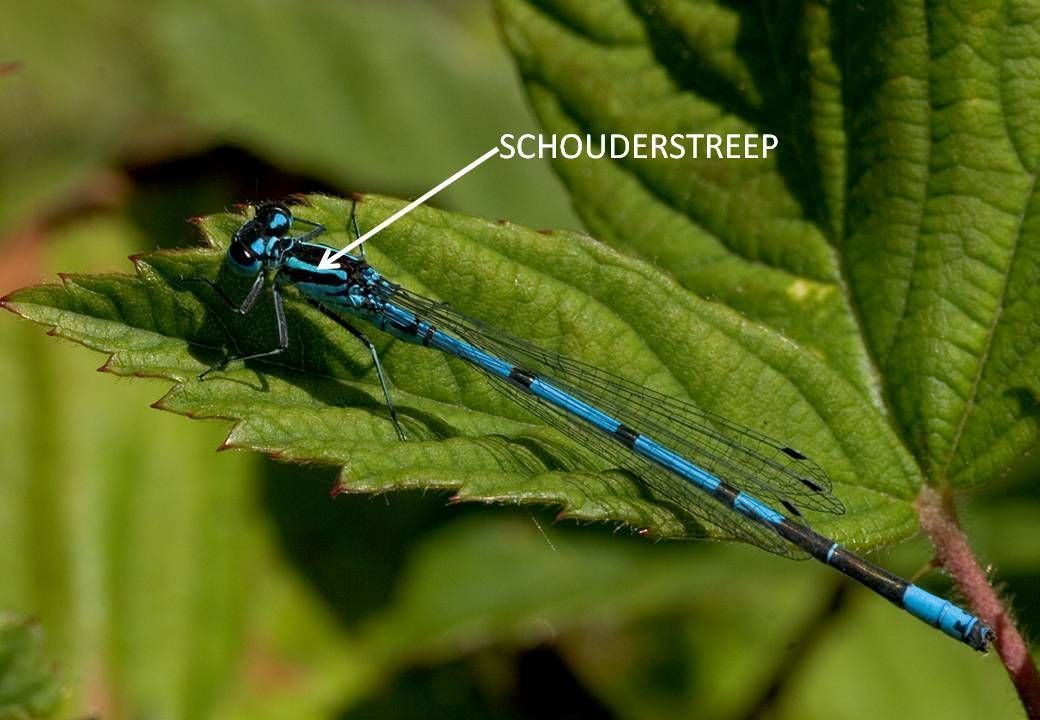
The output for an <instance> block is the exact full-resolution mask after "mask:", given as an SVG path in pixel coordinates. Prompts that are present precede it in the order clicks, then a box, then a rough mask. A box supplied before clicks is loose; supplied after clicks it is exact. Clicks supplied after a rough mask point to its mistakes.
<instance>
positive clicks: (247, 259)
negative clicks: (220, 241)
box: [228, 242, 256, 267]
mask: <svg viewBox="0 0 1040 720" xmlns="http://www.w3.org/2000/svg"><path fill="white" fill-rule="evenodd" d="M228 257H229V258H231V262H233V263H234V264H235V265H238V266H240V267H250V266H251V265H254V264H255V263H256V256H255V255H253V252H252V251H251V250H250V249H249V246H248V245H245V244H244V243H240V242H233V243H231V246H230V247H228Z"/></svg>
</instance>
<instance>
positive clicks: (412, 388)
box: [7, 196, 919, 547]
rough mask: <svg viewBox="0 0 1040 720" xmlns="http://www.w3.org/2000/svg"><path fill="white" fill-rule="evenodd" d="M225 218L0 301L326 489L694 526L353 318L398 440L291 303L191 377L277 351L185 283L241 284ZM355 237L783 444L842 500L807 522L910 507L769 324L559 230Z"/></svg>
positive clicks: (855, 522) (469, 226) (397, 264)
mask: <svg viewBox="0 0 1040 720" xmlns="http://www.w3.org/2000/svg"><path fill="white" fill-rule="evenodd" d="M308 200H309V202H310V203H311V207H307V208H301V209H300V210H299V213H300V215H301V216H302V217H306V218H308V219H311V220H314V221H318V222H322V223H323V224H325V225H326V226H327V227H329V228H331V229H332V230H333V232H331V233H330V235H329V237H328V240H329V241H330V242H331V243H332V244H345V243H346V241H347V238H346V236H345V233H344V232H343V231H337V230H335V229H336V228H342V227H343V225H344V224H345V219H346V218H347V217H348V215H349V208H350V203H349V202H348V201H343V200H337V199H332V198H326V197H321V196H313V197H310V198H308ZM400 206H401V203H400V202H399V201H396V200H390V199H385V198H377V197H372V198H368V199H366V200H365V202H363V203H361V204H360V205H359V207H358V211H359V219H360V220H361V223H362V225H363V226H366V227H370V226H371V225H373V224H374V223H376V222H378V221H379V220H380V219H382V218H383V217H386V216H388V215H389V214H390V213H392V212H393V211H394V210H396V209H397V208H399V207H400ZM241 221H242V218H241V217H238V216H230V215H222V216H213V217H211V218H209V219H207V220H206V221H204V222H203V223H202V224H203V229H204V231H205V232H206V233H207V236H208V238H209V239H210V242H211V243H213V244H214V245H215V246H216V249H212V250H210V249H200V250H187V251H179V252H158V253H152V254H148V255H143V256H139V257H137V258H136V263H137V268H138V274H137V275H136V276H128V275H103V276H68V277H66V278H65V282H64V284H63V285H62V286H39V287H36V288H30V289H27V290H24V291H20V292H18V293H16V294H15V295H13V296H11V297H10V298H9V299H8V300H7V303H8V306H9V307H10V308H11V309H13V310H15V311H16V312H19V313H20V314H23V315H25V316H26V317H29V318H30V319H33V320H36V321H37V322H41V323H44V324H47V325H51V326H54V328H55V332H56V333H57V334H59V335H61V336H63V337H67V338H69V339H72V340H75V341H77V342H81V343H83V344H85V345H88V346H89V347H92V348H94V349H97V350H101V351H104V352H108V353H111V354H112V356H111V358H110V360H109V361H108V362H107V363H106V365H105V368H106V369H107V370H109V371H111V372H115V373H117V374H124V375H128V374H138V375H154V376H161V377H166V378H170V379H174V380H177V381H178V384H177V386H176V387H174V389H173V390H172V391H171V392H170V393H169V394H167V396H166V397H164V398H163V399H162V400H161V401H160V402H159V406H160V407H163V408H166V409H170V410H174V411H177V412H181V413H184V414H189V415H192V416H194V417H220V418H226V419H231V420H236V421H238V422H237V423H236V425H235V427H234V429H233V430H232V432H231V435H230V437H229V439H228V444H229V445H231V446H236V447H249V448H256V449H260V450H263V451H265V452H268V453H271V454H275V455H278V456H280V457H284V458H286V459H292V460H296V461H311V462H322V463H327V464H333V465H341V466H343V468H344V469H343V473H342V477H341V485H342V487H343V488H344V489H346V490H353V491H366V492H372V491H381V490H390V489H395V488H401V487H430V488H452V489H454V490H455V491H456V494H457V495H458V496H459V497H460V498H464V499H469V500H483V501H497V502H525V503H549V504H555V505H558V506H560V507H561V508H562V512H563V514H564V516H565V517H571V518H576V519H582V520H596V521H612V522H621V523H625V524H627V525H629V526H632V527H635V528H639V529H642V530H647V531H649V532H651V533H652V534H655V535H657V536H660V537H685V536H690V535H697V534H703V532H704V531H705V529H704V528H700V527H697V526H695V525H693V524H692V522H691V520H690V515H689V514H688V512H687V511H686V510H684V508H683V507H678V506H675V505H674V504H666V503H664V502H662V500H661V499H660V498H656V497H652V496H650V495H649V494H648V491H647V490H646V488H645V487H644V486H643V485H642V484H641V483H639V482H638V481H637V480H635V479H634V478H632V477H631V476H629V475H627V474H624V473H620V472H617V471H610V469H609V467H605V466H603V465H600V466H599V467H597V466H596V464H595V462H593V463H592V464H590V463H589V460H588V459H587V458H585V457H584V456H583V453H582V452H581V450H580V449H579V448H577V447H576V446H574V445H573V444H572V443H570V442H569V441H567V440H566V439H565V438H563V437H562V436H559V435H557V434H556V433H555V432H550V431H549V430H547V429H546V428H544V427H542V426H540V425H538V424H537V423H536V422H535V421H534V420H533V418H530V417H526V416H525V415H524V414H523V413H522V411H520V410H519V409H518V408H516V407H514V406H513V405H512V404H511V403H510V402H509V401H508V400H507V399H505V398H504V397H501V396H499V395H497V394H495V393H494V392H493V391H492V390H491V389H489V387H488V386H487V384H486V383H485V382H484V380H483V379H482V378H481V377H480V376H479V375H478V374H477V373H476V372H474V371H472V370H470V369H469V368H466V367H463V366H461V365H460V364H459V363H458V362H456V361H453V360H450V359H447V358H445V357H443V356H441V355H439V354H437V353H433V352H431V351H429V350H426V349H424V348H421V347H413V346H408V345H405V344H403V343H398V342H391V341H389V340H388V339H387V338H385V337H381V336H379V335H378V334H376V333H375V331H374V330H373V334H374V338H375V339H376V341H377V344H378V346H379V347H380V349H381V351H382V352H381V354H382V357H383V359H384V362H385V365H386V367H387V371H388V373H389V375H390V378H391V381H392V384H393V386H394V387H393V393H394V396H395V402H396V404H397V406H398V409H399V412H400V413H401V415H402V416H403V421H404V425H405V428H406V431H407V432H408V433H409V435H410V436H411V438H412V440H411V441H410V442H407V443H403V444H402V443H400V442H398V441H397V440H396V439H395V437H394V434H393V430H392V426H391V424H390V423H389V422H388V418H387V415H386V412H385V409H384V408H383V407H382V402H381V398H380V394H379V391H378V388H377V386H376V385H375V384H374V381H375V378H374V373H373V371H372V370H371V368H370V367H369V361H368V358H367V354H366V353H365V352H364V350H363V349H362V348H361V347H359V346H358V345H357V344H356V343H355V342H354V341H353V338H351V337H349V336H347V334H346V333H343V332H342V331H340V330H339V329H338V328H336V327H335V326H334V325H333V324H332V323H331V322H330V321H328V320H327V319H325V318H322V317H321V316H320V315H318V314H317V313H316V312H314V311H312V309H311V308H309V307H307V306H305V305H303V304H302V303H300V302H292V303H291V308H290V311H289V324H290V332H291V342H290V349H289V351H288V352H287V353H286V354H284V355H283V356H282V357H281V358H280V359H279V361H278V362H277V363H262V364H260V363H258V364H256V365H255V366H254V367H250V368H240V369H233V370H230V371H229V372H226V373H222V374H221V375H219V376H217V377H213V378H212V379H208V380H206V381H205V382H200V381H198V380H197V379H196V375H197V374H198V373H199V372H200V371H201V370H203V369H205V368H206V367H208V366H209V365H210V364H212V363H213V362H216V361H218V360H219V359H220V358H221V357H223V355H224V354H225V353H226V352H227V351H228V350H230V349H235V348H237V349H239V350H242V351H245V352H252V351H258V350H266V349H270V348H271V347H273V346H274V345H275V342H276V335H275V328H274V326H273V313H271V312H270V311H269V310H268V309H267V308H266V307H265V306H266V305H268V304H269V303H268V302H266V301H262V303H261V308H260V309H259V310H257V311H255V312H254V313H253V314H251V315H250V316H249V317H246V318H241V317H238V316H236V315H235V314H234V313H232V312H230V311H228V310H227V308H225V307H224V306H223V305H222V303H221V302H220V301H219V299H218V298H217V297H216V296H215V295H214V294H213V293H212V291H211V290H209V289H208V288H207V287H206V286H205V285H203V284H202V283H198V282H190V280H188V279H191V278H199V277H211V278H220V279H221V280H222V282H227V283H229V285H228V286H229V288H231V290H232V292H233V294H235V293H244V292H245V289H246V287H245V285H247V284H248V281H243V280H238V282H237V284H235V283H234V282H233V281H232V279H231V278H229V277H226V273H227V271H226V270H224V269H223V268H222V267H221V264H220V263H221V253H220V252H219V247H220V246H222V245H224V244H226V242H227V240H228V237H229V236H230V233H231V232H233V230H234V229H235V228H236V227H237V226H238V224H240V223H241ZM374 245H375V246H374V247H372V248H371V249H370V261H372V262H373V264H374V265H375V266H376V267H378V268H380V269H381V270H382V271H383V272H384V273H385V274H386V275H387V276H388V277H390V278H392V279H394V280H395V281H397V282H401V283H403V284H405V285H406V286H408V287H410V288H413V289H415V290H416V291H418V292H422V293H425V294H427V295H430V296H432V297H434V298H450V299H451V301H452V303H453V304H454V305H455V307H457V308H458V309H459V310H462V311H464V312H469V313H471V314H473V315H476V316H479V317H481V318H483V319H484V320H486V321H488V322H490V323H492V324H494V325H499V326H501V327H503V328H504V329H506V330H507V331H511V332H513V333H514V334H516V335H520V336H524V337H527V338H529V339H532V340H534V341H536V342H539V343H540V344H542V345H544V346H546V347H548V348H549V349H553V350H558V351H561V352H563V353H566V354H568V355H574V356H578V357H580V358H581V359H583V360H586V361H588V362H591V363H592V364H595V365H600V366H604V367H608V368H610V369H611V370H613V371H615V372H617V373H619V374H621V375H624V376H626V377H628V378H630V379H632V380H635V381H637V382H642V383H644V384H646V385H648V386H650V387H653V388H655V389H658V390H661V391H664V392H667V393H669V394H672V395H674V396H676V397H679V398H684V399H690V400H693V401H694V402H695V403H696V404H698V405H700V406H701V407H703V408H705V409H707V410H710V411H714V412H718V413H720V414H724V415H726V416H728V417H731V418H733V419H734V420H736V421H738V422H742V423H744V424H747V425H749V426H751V427H754V428H756V429H760V430H762V431H764V432H767V433H771V434H774V435H782V436H783V438H784V441H785V442H788V443H790V444H791V445H793V446H795V447H799V448H802V449H803V450H804V451H805V452H807V453H808V454H811V455H812V456H813V457H815V458H817V459H818V460H819V462H820V463H821V464H822V465H823V466H824V467H825V468H826V469H827V470H829V472H830V473H831V475H832V476H833V478H834V479H835V481H836V482H837V483H838V494H839V495H840V497H841V499H842V500H843V501H844V502H845V504H846V506H847V508H848V510H849V511H848V513H847V514H846V515H845V516H843V517H839V518H830V517H828V518H823V519H821V521H820V523H819V525H820V527H821V528H822V529H823V530H824V531H827V532H832V533H834V534H835V535H837V536H838V537H840V538H842V540H843V541H845V542H848V543H851V544H853V545H857V546H860V547H870V546H875V545H878V544H880V543H884V542H886V541H891V540H893V539H896V538H900V537H905V536H906V535H907V534H909V533H910V532H912V530H913V528H914V519H913V514H912V510H911V508H910V505H909V501H910V499H911V498H912V497H913V495H914V489H915V487H916V486H917V483H918V482H919V478H918V476H917V475H916V474H915V472H914V465H913V462H912V461H911V459H910V458H909V456H908V455H907V454H906V453H905V452H904V451H903V450H902V449H901V446H900V445H899V443H898V440H897V438H896V437H895V436H894V435H893V434H892V433H891V431H890V429H889V426H888V425H887V423H886V422H885V420H884V418H883V417H882V416H881V415H880V414H879V413H877V412H876V411H875V410H874V409H873V408H872V407H871V406H870V405H869V404H867V403H865V402H863V398H862V394H861V393H860V392H859V391H858V390H857V389H856V388H855V387H854V386H852V385H851V384H849V383H847V382H845V381H844V380H843V379H842V378H841V377H840V376H839V375H838V374H837V373H835V372H834V371H833V370H830V369H828V367H827V366H826V365H825V364H824V363H823V362H821V361H820V360H819V359H817V358H816V357H814V356H813V355H811V354H806V353H804V352H802V351H801V349H800V348H799V347H798V346H797V345H795V344H793V343H791V342H789V341H788V340H786V339H785V338H784V337H783V336H781V335H780V334H778V333H776V332H774V331H772V330H770V329H768V328H764V327H762V326H760V325H758V324H755V323H752V322H750V321H748V320H747V319H745V318H743V317H741V316H740V315H738V314H736V313H734V312H732V311H731V310H729V309H727V308H725V307H722V306H720V305H718V304H716V303H710V302H705V301H703V300H700V299H698V298H697V297H695V296H692V295H691V294H690V293H688V292H687V291H685V290H683V289H682V288H680V287H678V286H677V285H675V284H674V283H673V282H671V281H669V280H668V279H667V278H666V277H664V276H662V275H660V274H659V273H657V272H656V271H654V270H653V269H652V268H651V267H649V266H647V265H645V264H643V263H641V262H638V261H633V260H630V259H627V258H625V257H623V256H620V255H618V254H616V253H614V252H613V251H611V250H609V249H608V248H606V247H604V246H602V245H600V244H598V243H595V242H593V241H591V240H590V239H589V238H586V237H584V236H581V235H577V234H573V233H551V234H545V233H539V232H534V231H530V230H526V229H523V228H519V227H516V226H513V225H508V224H498V223H490V222H487V221H484V220H478V219H474V218H468V217H463V216H459V215H454V214H450V213H444V212H440V211H436V210H431V209H427V208H422V209H419V210H417V211H415V212H414V213H412V214H411V215H409V216H408V217H407V218H405V219H404V220H402V221H400V222H398V223H396V224H395V225H393V226H392V227H391V228H390V229H388V230H386V231H384V233H382V234H381V235H380V237H379V242H378V243H375V244H374ZM222 273H223V275H222ZM517 308H523V309H524V312H523V313H518V312H517ZM597 470H600V471H603V470H606V471H607V472H596V471H597ZM576 471H580V472H576ZM590 473H591V474H590ZM708 534H711V531H710V529H709V530H708Z"/></svg>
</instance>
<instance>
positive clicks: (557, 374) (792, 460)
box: [386, 286, 844, 555]
mask: <svg viewBox="0 0 1040 720" xmlns="http://www.w3.org/2000/svg"><path fill="white" fill-rule="evenodd" d="M386 299H387V300H390V301H392V302H394V303H395V304H397V305H399V306H401V307H403V308H405V309H408V310H410V311H412V312H413V313H415V314H416V315H417V316H419V317H420V318H422V319H423V320H426V321H427V322H429V323H430V324H432V325H434V326H436V327H437V328H439V329H441V330H444V331H447V332H450V333H452V334H455V335H457V336H458V337H460V338H462V339H464V340H466V341H467V342H469V343H471V344H473V345H474V346H476V347H479V348H481V349H483V350H485V351H487V352H489V353H492V354H494V355H496V356H498V357H501V358H503V359H504V360H507V361H508V362H511V363H514V364H516V365H519V366H521V367H524V368H527V369H529V370H531V371H532V372H535V373H537V374H538V375H540V376H541V377H543V378H545V379H547V380H549V381H551V382H552V383H553V384H554V385H556V386H558V387H560V388H561V389H562V390H565V391H567V392H569V393H571V394H573V395H574V396H576V397H579V398H581V399H582V400H584V401H585V402H587V403H589V404H591V405H594V406H596V407H598V408H599V409H601V410H603V411H604V412H606V413H608V414H610V415H611V416H613V417H614V418H616V419H617V420H619V421H621V422H623V423H624V424H625V425H628V426H629V427H631V428H633V429H634V430H636V431H637V432H640V433H642V434H645V435H648V436H650V437H652V438H654V439H655V440H657V441H658V442H660V443H662V444H664V445H666V446H668V447H671V448H672V449H673V450H675V451H677V452H679V453H681V454H682V455H684V456H685V457H686V458H687V459H688V460H690V461H691V462H694V463H696V464H697V465H699V466H701V467H703V468H704V469H706V470H708V471H709V472H711V473H712V474H713V475H715V476H716V477H719V478H720V479H722V480H725V481H726V482H727V483H729V484H731V485H732V486H734V487H736V488H738V489H740V490H743V491H746V492H748V493H749V494H751V495H753V496H755V497H757V498H758V499H760V500H762V501H765V502H767V503H772V504H774V506H776V507H777V509H779V508H780V507H783V508H785V509H786V510H787V511H788V512H789V513H791V514H795V515H801V513H802V511H804V510H810V511H815V512H824V513H833V514H840V513H843V512H844V507H843V506H842V504H841V502H840V501H839V500H838V499H837V498H836V497H834V496H833V495H832V494H831V489H832V483H831V480H830V478H829V477H828V476H827V473H826V472H824V470H823V469H822V468H821V467H820V466H819V465H818V464H817V463H815V462H814V461H812V460H811V459H809V458H808V457H806V456H805V455H803V454H802V453H801V452H799V451H797V450H795V449H794V448H791V447H789V446H787V445H784V444H782V443H779V442H776V441H775V440H772V439H771V438H769V437H767V436H765V435H763V434H761V433H759V432H756V431H754V430H751V429H750V428H746V427H743V426H741V425H739V424H737V423H735V422H733V421H731V420H728V419H726V418H724V417H722V416H720V415H716V414H714V413H710V412H707V411H705V410H702V409H700V408H698V407H696V406H694V405H691V404H689V403H686V402H683V401H681V400H677V399H675V398H672V397H669V396H667V395H663V394H661V393H658V392H654V391H652V390H648V389H647V388H644V387H642V386H640V385H638V384H636V383H633V382H631V381H628V380H625V379H624V378H621V377H618V376H616V375H613V374H611V373H608V372H606V371H604V370H600V369H599V368H596V367H594V366H591V365H588V364H586V363H582V362H580V361H577V360H574V359H571V358H567V357H563V356H561V355H559V354H557V353H553V352H549V351H547V350H544V349H542V348H539V347H537V346H535V345H533V344H531V343H528V342H526V341H524V340H520V339H519V338H515V337H512V336H510V335H508V334H505V333H503V332H501V331H499V330H496V329H493V328H490V327H489V326H487V325H485V324H484V323H482V322H480V321H479V320H476V319H474V318H470V317H467V316H465V315H462V314H460V313H458V312H456V311H455V310H452V309H451V308H450V307H448V306H447V305H445V304H444V303H438V302H435V301H433V300H430V299H428V298H425V297H422V296H420V295H416V294H414V293H412V292H409V291H407V290H404V289H403V288H399V287H396V286H390V287H388V288H387V290H386ZM496 386H497V387H499V389H500V390H503V391H508V392H509V394H510V397H512V399H514V400H515V401H516V402H519V403H520V404H522V405H524V406H525V407H527V408H528V409H529V410H531V411H532V412H534V413H535V414H536V415H538V416H539V417H541V418H542V419H544V420H546V422H549V423H550V424H551V425H553V426H555V427H557V428H560V429H562V428H561V424H566V425H567V427H568V430H566V431H565V432H569V433H571V434H573V433H575V432H577V433H580V436H581V437H580V440H581V442H582V443H584V444H586V445H592V446H593V447H595V448H596V452H597V454H600V455H604V456H606V457H609V458H612V459H614V460H616V461H617V464H618V465H619V466H620V467H623V468H625V469H627V470H630V471H631V472H634V473H636V474H637V475H639V476H640V477H641V478H643V479H644V480H646V481H647V483H648V484H649V485H651V487H653V489H654V490H655V492H657V493H659V494H662V495H665V496H666V497H667V493H665V492H664V490H662V487H665V488H671V487H672V486H674V485H675V483H674V482H672V481H671V479H670V476H669V475H668V473H667V472H666V471H664V470H662V469H660V468H658V467H657V466H656V465H654V464H652V463H650V462H649V461H646V460H644V459H643V458H641V457H639V456H638V455H635V454H634V453H631V452H628V451H626V450H624V448H622V447H621V446H619V445H617V443H615V442H613V441H612V440H611V439H609V438H606V437H604V436H602V435H601V434H599V433H597V432H595V431H593V430H591V429H589V428H586V427H585V426H584V425H582V424H580V423H577V422H575V421H573V420H572V419H571V418H570V417H569V416H568V415H566V414H565V413H561V412H560V411H558V410H556V408H554V407H553V406H551V405H548V404H545V403H541V402H540V401H538V400H537V398H533V397H531V396H528V395H526V394H525V393H521V392H516V391H515V389H513V388H512V387H511V386H510V385H508V383H502V382H498V383H496ZM536 405H537V406H538V407H537V408H535V407H534V406H536ZM550 416H551V417H550ZM662 476H664V477H665V479H667V482H662ZM682 486H683V487H689V488H690V489H691V490H693V491H694V492H697V491H696V489H695V488H693V487H692V486H690V485H689V484H688V483H686V482H683V483H682ZM669 492H670V493H671V495H673V496H674V495H675V494H676V491H675V490H674V489H672V490H670V491H669ZM680 499H681V498H674V497H673V498H672V500H675V501H678V500H680ZM684 500H685V501H684V502H681V505H682V507H683V508H684V509H685V510H687V511H689V512H693V510H692V509H691V508H690V507H689V506H690V504H691V503H690V501H689V499H688V498H685V499H684ZM710 502H712V501H708V503H705V502H704V500H703V498H701V497H697V498H696V500H695V503H696V504H697V505H698V507H699V508H700V512H699V513H695V514H697V517H698V518H700V519H702V520H704V521H706V522H709V523H711V524H713V525H716V526H717V527H718V528H720V529H721V530H722V531H723V532H726V533H727V534H731V535H733V536H734V537H738V538H739V539H742V540H745V541H747V542H751V543H752V544H755V545H759V546H761V547H765V548H766V549H770V550H772V551H773V552H779V553H780V554H785V555H789V554H791V553H790V552H789V551H788V550H787V548H786V544H784V543H782V541H781V542H780V544H781V546H784V548H783V549H782V550H779V549H777V548H771V547H767V545H769V544H770V542H767V538H764V537H762V536H761V533H760V532H758V531H759V530H760V528H758V526H757V525H756V524H754V523H751V522H747V523H746V525H747V526H748V527H743V526H744V525H745V523H744V522H743V517H742V516H740V515H738V514H736V513H725V512H718V511H716V508H715V507H714V506H712V505H710V504H709V503H710ZM705 505H708V507H709V508H710V509H708V508H705V507H704V506H705ZM731 515H732V516H735V517H736V518H737V520H736V521H734V520H733V519H732V518H731ZM749 528H750V529H749ZM751 529H753V530H754V532H752V531H751ZM765 532H766V533H767V534H769V535H771V533H769V531H768V530H766V531H765ZM749 535H751V537H749ZM769 540H773V539H772V538H769ZM776 540H778V539H776ZM776 540H773V544H775V543H776Z"/></svg>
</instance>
